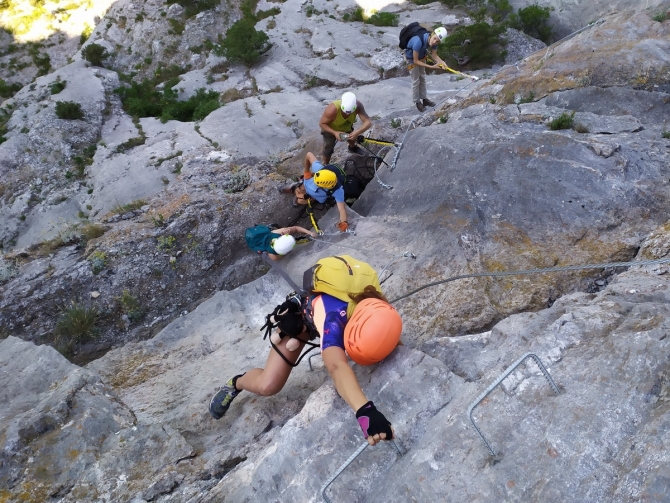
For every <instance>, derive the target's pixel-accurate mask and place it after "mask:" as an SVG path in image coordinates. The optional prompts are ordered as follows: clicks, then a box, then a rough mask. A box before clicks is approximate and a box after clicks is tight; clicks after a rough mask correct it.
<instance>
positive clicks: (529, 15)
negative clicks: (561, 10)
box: [509, 4, 553, 44]
mask: <svg viewBox="0 0 670 503" xmlns="http://www.w3.org/2000/svg"><path fill="white" fill-rule="evenodd" d="M552 10H553V8H550V7H540V6H539V5H537V4H533V5H529V6H528V7H525V8H523V9H519V10H518V12H517V13H516V14H514V15H512V16H510V20H509V25H510V26H511V27H512V28H516V29H517V30H521V31H523V32H524V33H526V34H528V35H530V36H531V37H534V38H537V39H539V40H542V42H544V43H545V44H548V43H549V42H550V40H551V35H552V29H551V26H550V25H549V13H550V12H551V11H552Z"/></svg>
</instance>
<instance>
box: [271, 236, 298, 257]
mask: <svg viewBox="0 0 670 503" xmlns="http://www.w3.org/2000/svg"><path fill="white" fill-rule="evenodd" d="M294 246H295V239H294V238H293V236H291V235H290V234H284V235H283V236H280V237H278V238H277V239H275V240H274V243H273V244H272V248H273V249H274V251H275V252H277V254H278V255H286V254H287V253H288V252H290V251H291V250H292V249H293V247H294Z"/></svg>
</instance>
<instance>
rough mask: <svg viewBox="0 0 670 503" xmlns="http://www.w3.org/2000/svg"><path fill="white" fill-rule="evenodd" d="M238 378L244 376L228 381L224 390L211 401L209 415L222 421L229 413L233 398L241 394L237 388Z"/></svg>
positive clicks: (218, 392)
mask: <svg viewBox="0 0 670 503" xmlns="http://www.w3.org/2000/svg"><path fill="white" fill-rule="evenodd" d="M238 377H242V375H238V376H235V377H231V378H230V379H228V382H227V383H226V384H225V385H224V386H223V388H221V389H220V390H219V391H217V393H216V395H214V396H213V397H212V399H211V400H210V402H209V413H210V414H211V415H212V417H213V418H214V419H221V418H222V417H223V416H224V415H225V413H226V412H228V408H229V407H230V403H231V402H232V401H233V398H235V397H236V396H237V395H239V394H240V392H239V391H238V390H237V388H235V381H236V380H237V378H238Z"/></svg>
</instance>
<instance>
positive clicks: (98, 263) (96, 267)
mask: <svg viewBox="0 0 670 503" xmlns="http://www.w3.org/2000/svg"><path fill="white" fill-rule="evenodd" d="M88 261H89V262H90V263H91V271H92V272H93V274H99V273H100V272H101V271H102V270H103V269H104V268H105V266H106V265H107V254H106V253H105V252H104V251H101V250H96V251H94V252H93V253H91V254H90V255H89V256H88Z"/></svg>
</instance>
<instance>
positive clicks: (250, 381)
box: [235, 333, 307, 396]
mask: <svg viewBox="0 0 670 503" xmlns="http://www.w3.org/2000/svg"><path fill="white" fill-rule="evenodd" d="M306 337H307V334H306V333H303V334H301V335H300V338H301V339H305V338H306ZM288 340H289V338H288V337H284V338H283V339H282V341H281V342H280V343H279V344H277V348H278V349H279V350H280V351H281V352H282V354H283V355H284V356H286V359H287V360H288V361H290V362H291V363H295V361H296V360H297V359H298V357H299V356H300V353H301V352H302V348H303V347H304V346H305V345H304V344H300V347H299V348H298V349H296V350H295V351H289V350H288V349H286V343H287V342H288ZM291 370H293V367H291V366H290V365H289V364H287V363H286V362H285V361H284V359H283V358H282V357H281V356H279V355H278V354H277V352H276V351H275V350H274V349H272V348H270V354H269V355H268V359H267V361H266V362H265V368H264V369H259V368H255V369H251V370H249V371H247V373H246V374H244V375H243V376H242V377H240V378H238V379H237V382H236V383H235V387H236V388H237V389H238V390H247V391H251V392H252V393H256V394H257V395H261V396H271V395H276V394H277V393H279V392H280V391H281V389H282V388H283V387H284V384H286V381H287V380H288V376H289V375H291Z"/></svg>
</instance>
